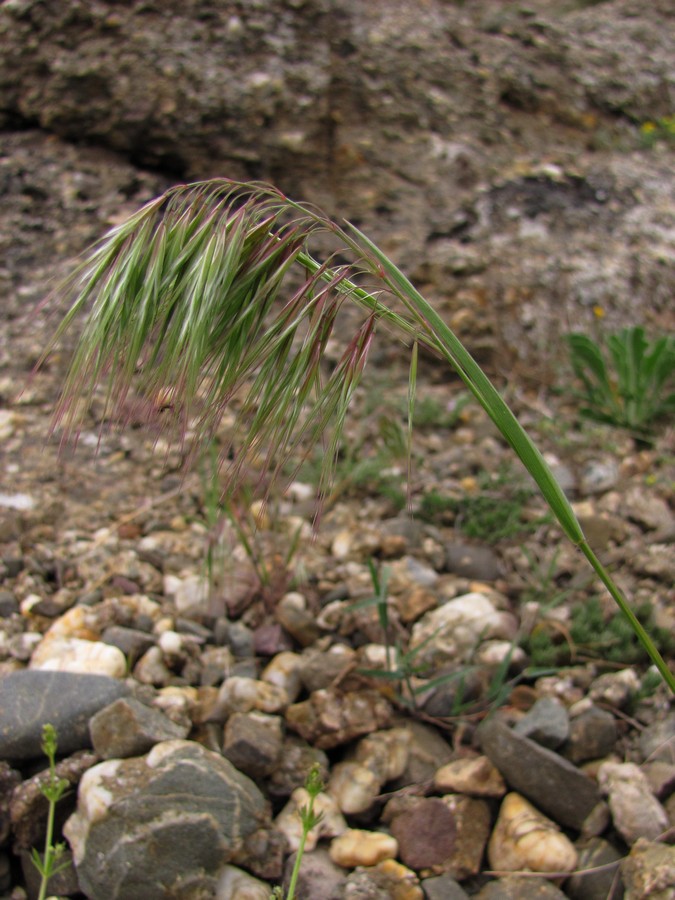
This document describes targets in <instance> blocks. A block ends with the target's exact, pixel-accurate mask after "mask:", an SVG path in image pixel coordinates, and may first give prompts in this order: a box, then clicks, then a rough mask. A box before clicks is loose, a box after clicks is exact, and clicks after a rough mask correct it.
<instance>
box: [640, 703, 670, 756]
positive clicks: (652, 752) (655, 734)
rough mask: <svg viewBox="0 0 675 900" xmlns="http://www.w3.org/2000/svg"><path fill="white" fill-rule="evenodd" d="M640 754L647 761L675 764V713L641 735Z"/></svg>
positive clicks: (648, 727)
mask: <svg viewBox="0 0 675 900" xmlns="http://www.w3.org/2000/svg"><path fill="white" fill-rule="evenodd" d="M640 752H641V753H642V756H643V758H644V759H645V760H654V759H660V760H663V761H664V762H670V763H675V712H671V713H669V714H668V715H667V716H666V717H665V718H664V719H662V720H661V721H659V722H654V724H653V725H648V726H647V727H646V728H645V730H644V731H643V732H642V734H641V735H640Z"/></svg>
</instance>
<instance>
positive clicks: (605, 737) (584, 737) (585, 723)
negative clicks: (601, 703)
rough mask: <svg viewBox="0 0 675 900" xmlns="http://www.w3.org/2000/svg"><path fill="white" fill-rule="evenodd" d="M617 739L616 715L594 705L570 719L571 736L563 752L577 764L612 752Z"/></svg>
mask: <svg viewBox="0 0 675 900" xmlns="http://www.w3.org/2000/svg"><path fill="white" fill-rule="evenodd" d="M616 739H617V728H616V720H615V719H614V716H613V715H612V714H611V713H610V712H607V710H604V709H599V708H598V707H597V706H593V707H591V709H588V710H586V712H583V713H581V715H580V716H576V717H575V718H573V719H572V720H571V721H570V726H569V738H568V740H567V743H566V744H565V746H564V747H563V748H562V751H561V752H562V753H563V755H564V756H565V758H566V759H569V760H570V762H573V763H575V764H576V763H581V762H585V761H586V760H588V759H601V758H602V757H603V756H607V755H608V754H610V753H611V752H612V750H613V749H614V746H615V744H616Z"/></svg>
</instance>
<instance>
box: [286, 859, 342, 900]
mask: <svg viewBox="0 0 675 900" xmlns="http://www.w3.org/2000/svg"><path fill="white" fill-rule="evenodd" d="M295 857H296V854H295V853H292V854H291V855H290V856H289V857H288V860H287V861H286V867H285V871H284V887H285V888H288V883H289V881H290V878H291V872H292V871H293V865H294V864H295ZM345 879H346V873H345V870H344V869H343V868H342V867H341V866H338V865H336V863H334V862H333V860H332V859H331V858H330V854H329V853H328V850H326V849H325V848H323V847H317V848H316V849H315V850H312V852H311V853H306V854H305V855H304V856H303V859H302V865H301V866H300V874H299V876H298V881H297V887H296V897H297V898H298V900H315V898H317V900H318V898H319V897H321V900H343V898H344V896H345V895H344V883H345Z"/></svg>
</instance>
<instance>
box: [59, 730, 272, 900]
mask: <svg viewBox="0 0 675 900" xmlns="http://www.w3.org/2000/svg"><path fill="white" fill-rule="evenodd" d="M268 827H269V817H268V810H267V806H266V803H265V799H264V797H263V796H262V794H261V793H260V791H259V790H258V788H257V787H256V786H255V784H254V783H253V782H252V781H251V780H250V779H249V778H247V777H246V776H245V775H242V774H241V772H238V771H237V770H236V769H235V768H234V766H233V765H232V764H231V763H230V762H229V761H228V760H226V759H224V758H223V757H222V756H220V755H219V754H216V753H213V752H211V751H209V750H206V749H205V748H204V747H202V746H201V745H200V744H196V743H194V742H191V741H168V742H166V743H163V744H158V745H157V746H156V747H154V748H153V750H152V751H151V752H150V753H149V754H148V755H147V756H146V757H136V758H133V759H123V760H107V761H106V762H103V763H100V764H99V765H97V766H94V768H93V769H90V770H89V772H87V773H86V774H85V776H84V777H83V779H82V781H81V782H80V787H79V791H78V806H77V811H76V813H75V814H74V815H72V816H71V817H70V819H68V821H67V823H66V825H65V827H64V834H65V835H66V837H67V839H68V841H69V843H70V845H71V847H72V849H73V856H74V860H75V865H76V868H77V874H78V878H79V881H80V887H81V889H82V890H83V892H84V893H85V894H86V895H87V897H89V898H90V900H138V898H139V897H143V898H145V900H163V898H166V897H168V896H175V897H185V898H201V897H211V896H213V894H214V893H215V889H216V883H217V876H218V873H219V870H220V868H221V867H222V865H223V864H224V863H227V862H232V863H234V864H235V865H238V864H241V863H242V859H240V857H241V856H242V854H244V844H245V841H246V839H247V837H249V836H251V835H253V834H254V833H255V832H257V831H258V830H260V829H267V828H268Z"/></svg>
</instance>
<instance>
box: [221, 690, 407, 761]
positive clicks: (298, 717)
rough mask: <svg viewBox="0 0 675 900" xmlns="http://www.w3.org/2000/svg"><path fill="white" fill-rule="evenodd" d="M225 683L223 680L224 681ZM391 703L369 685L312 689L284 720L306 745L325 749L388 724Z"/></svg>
mask: <svg viewBox="0 0 675 900" xmlns="http://www.w3.org/2000/svg"><path fill="white" fill-rule="evenodd" d="M226 683H227V682H226ZM392 712H393V711H392V708H391V704H390V703H389V702H388V701H387V700H386V699H385V698H384V697H383V696H382V695H381V694H380V693H379V691H376V690H372V689H370V688H364V689H362V690H359V691H347V692H343V691H339V690H337V689H327V690H320V691H314V693H313V694H311V696H310V697H309V699H308V700H304V701H302V702H301V703H294V704H293V705H291V706H289V707H288V709H287V710H286V723H287V724H288V726H289V728H292V729H293V730H294V731H297V732H298V734H300V736H301V737H303V738H304V739H305V740H306V741H309V743H310V744H314V746H316V747H319V748H320V749H322V750H329V749H331V748H332V747H338V746H340V745H341V744H347V743H349V741H352V740H354V738H357V737H361V735H363V734H370V733H371V732H373V731H377V730H378V729H380V728H385V727H386V726H388V725H389V723H390V720H391V717H392Z"/></svg>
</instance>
